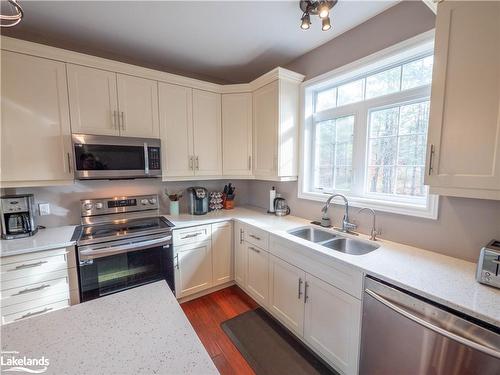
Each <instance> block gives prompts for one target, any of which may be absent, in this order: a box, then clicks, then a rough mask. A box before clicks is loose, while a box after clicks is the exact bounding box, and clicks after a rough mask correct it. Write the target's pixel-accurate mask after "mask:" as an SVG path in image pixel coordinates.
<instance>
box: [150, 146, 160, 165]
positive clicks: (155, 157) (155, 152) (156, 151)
mask: <svg viewBox="0 0 500 375" xmlns="http://www.w3.org/2000/svg"><path fill="white" fill-rule="evenodd" d="M160 158H161V156H160V148H159V147H148V159H149V169H161V165H160Z"/></svg>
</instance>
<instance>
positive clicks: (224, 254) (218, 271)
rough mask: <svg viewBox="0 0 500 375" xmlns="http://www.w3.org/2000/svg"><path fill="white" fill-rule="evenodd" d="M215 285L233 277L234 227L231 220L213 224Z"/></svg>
mask: <svg viewBox="0 0 500 375" xmlns="http://www.w3.org/2000/svg"><path fill="white" fill-rule="evenodd" d="M212 263H213V275H214V280H213V281H214V282H213V285H214V286H215V285H219V284H224V283H227V282H228V281H231V280H232V279H233V228H232V225H231V223H230V222H226V223H217V224H212Z"/></svg>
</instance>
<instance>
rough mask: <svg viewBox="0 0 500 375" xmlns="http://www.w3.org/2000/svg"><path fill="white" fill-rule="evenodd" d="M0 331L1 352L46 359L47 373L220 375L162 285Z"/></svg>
mask: <svg viewBox="0 0 500 375" xmlns="http://www.w3.org/2000/svg"><path fill="white" fill-rule="evenodd" d="M1 331H2V351H3V352H5V351H17V352H19V354H17V357H22V356H27V357H28V358H40V357H41V356H45V358H47V359H48V360H49V366H48V369H47V372H45V373H46V374H57V375H63V374H71V375H77V374H106V375H111V374H119V375H126V374H134V375H138V374H148V375H150V374H161V375H167V374H176V375H177V374H203V375H210V374H218V371H217V369H216V368H215V366H214V364H213V362H212V360H211V359H210V357H209V355H208V353H207V352H206V350H205V348H204V347H203V345H202V343H201V341H200V340H199V338H198V336H197V335H196V333H195V331H194V329H193V328H192V327H191V325H190V323H189V321H188V320H187V318H186V316H185V315H184V313H183V312H182V309H181V307H180V306H179V304H178V303H177V301H176V299H175V297H174V295H173V294H172V292H171V291H170V289H169V287H168V286H167V284H166V282H164V281H160V282H156V283H153V284H148V285H144V286H141V287H138V288H134V289H130V290H127V291H124V292H121V293H117V294H113V295H110V296H107V297H103V298H99V299H96V300H93V301H89V302H85V303H82V304H79V305H74V306H71V307H68V308H66V309H62V310H58V311H55V312H53V313H50V314H45V315H41V316H38V317H33V318H31V319H26V320H22V321H19V322H17V323H12V324H8V325H5V326H2V328H1ZM4 357H5V355H4ZM4 359H5V358H4ZM5 369H6V367H5V366H2V370H3V371H4V370H5Z"/></svg>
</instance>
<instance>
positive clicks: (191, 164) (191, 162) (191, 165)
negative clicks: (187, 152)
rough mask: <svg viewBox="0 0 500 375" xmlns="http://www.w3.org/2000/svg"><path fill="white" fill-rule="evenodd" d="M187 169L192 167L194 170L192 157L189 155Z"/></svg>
mask: <svg viewBox="0 0 500 375" xmlns="http://www.w3.org/2000/svg"><path fill="white" fill-rule="evenodd" d="M189 169H193V170H194V165H193V157H192V156H190V157H189Z"/></svg>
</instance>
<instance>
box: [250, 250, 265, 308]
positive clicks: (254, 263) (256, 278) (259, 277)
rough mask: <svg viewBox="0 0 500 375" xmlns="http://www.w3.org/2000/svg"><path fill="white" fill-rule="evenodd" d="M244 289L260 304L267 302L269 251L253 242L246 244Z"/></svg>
mask: <svg viewBox="0 0 500 375" xmlns="http://www.w3.org/2000/svg"><path fill="white" fill-rule="evenodd" d="M246 252H247V275H246V277H247V281H246V286H247V289H246V291H247V292H248V293H249V294H250V295H251V296H252V297H253V298H254V299H255V301H257V303H259V304H260V305H262V306H267V305H268V302H269V253H268V252H267V251H265V250H263V249H261V248H259V247H257V246H255V245H253V244H249V243H247V244H246Z"/></svg>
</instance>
